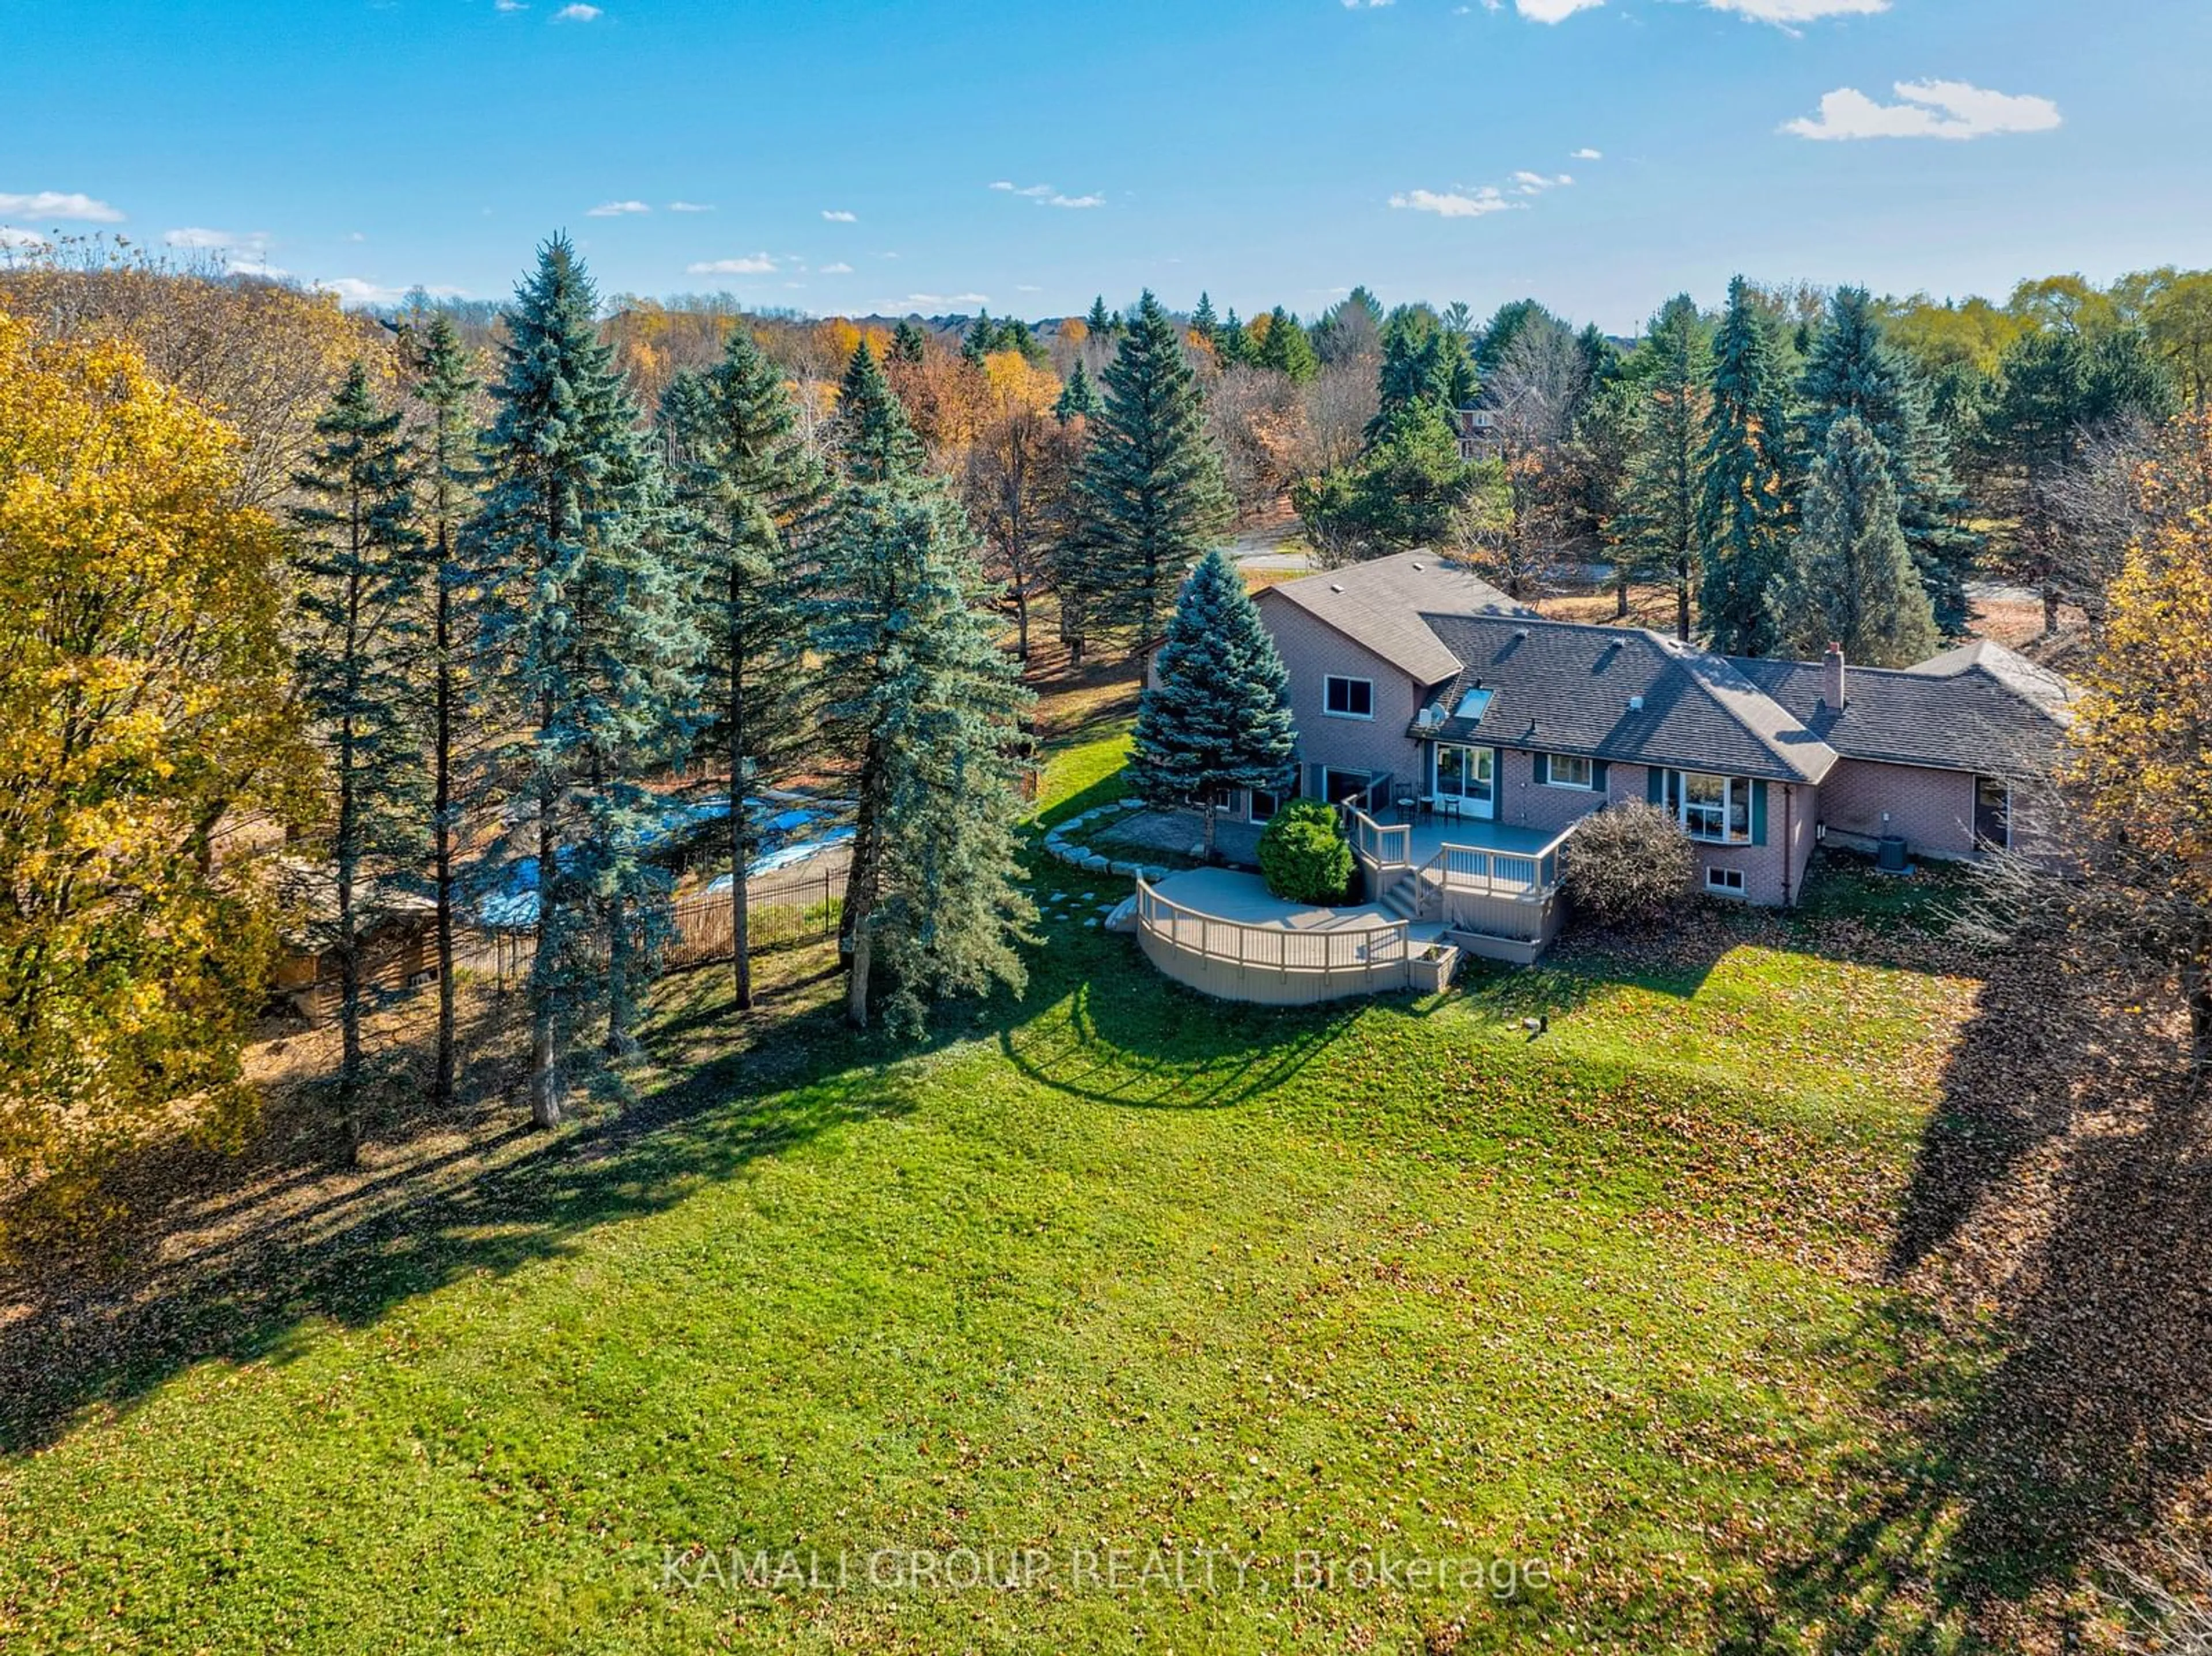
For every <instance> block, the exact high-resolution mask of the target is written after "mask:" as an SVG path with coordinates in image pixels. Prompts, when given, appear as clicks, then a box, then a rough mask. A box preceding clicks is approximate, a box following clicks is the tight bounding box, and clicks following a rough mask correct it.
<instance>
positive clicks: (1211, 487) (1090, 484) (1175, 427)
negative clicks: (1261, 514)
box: [1061, 289, 1235, 644]
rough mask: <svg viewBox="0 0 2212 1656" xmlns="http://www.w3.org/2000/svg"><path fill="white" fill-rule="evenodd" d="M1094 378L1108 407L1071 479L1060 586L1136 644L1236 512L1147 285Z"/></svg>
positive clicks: (1155, 625) (1193, 389)
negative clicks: (1069, 559) (1072, 516)
mask: <svg viewBox="0 0 2212 1656" xmlns="http://www.w3.org/2000/svg"><path fill="white" fill-rule="evenodd" d="M1101 378H1102V379H1103V380H1104V381H1105V388H1106V403H1105V407H1104V408H1103V409H1101V410H1100V412H1099V415H1098V417H1097V419H1096V420H1094V421H1092V422H1091V443H1090V446H1089V447H1088V448H1086V449H1085V451H1084V456H1083V464H1082V467H1081V469H1080V470H1079V471H1078V472H1077V474H1076V480H1075V494H1076V504H1077V513H1078V516H1079V520H1080V522H1081V525H1082V532H1081V533H1080V534H1079V535H1078V536H1077V537H1073V541H1072V543H1071V554H1072V555H1073V559H1074V562H1073V567H1068V568H1067V569H1066V571H1065V572H1064V574H1063V579H1062V581H1061V591H1063V592H1065V591H1067V590H1069V588H1070V587H1071V586H1073V588H1074V589H1075V591H1076V592H1077V594H1078V597H1079V601H1080V602H1082V603H1083V604H1085V608H1087V610H1088V611H1089V612H1090V613H1091V615H1093V616H1114V617H1115V618H1116V624H1117V626H1118V627H1119V628H1121V630H1122V631H1124V632H1125V633H1126V634H1128V635H1129V636H1130V637H1131V639H1132V641H1133V642H1134V643H1138V644H1142V643H1143V642H1145V641H1146V640H1150V639H1151V638H1152V637H1154V636H1155V635H1156V634H1158V630H1159V627H1160V623H1161V622H1162V620H1163V619H1164V616H1165V615H1166V613H1167V609H1168V605H1169V604H1170V602H1171V601H1172V597H1173V594H1174V593H1175V591H1176V588H1177V586H1178V585H1180V584H1181V582H1182V576H1183V572H1184V571H1185V570H1187V569H1188V567H1190V564H1191V561H1192V560H1194V558H1196V557H1198V556H1199V555H1200V554H1201V553H1203V552H1205V551H1206V549H1208V548H1209V547H1210V546H1211V545H1212V543H1213V541H1214V539H1215V538H1216V537H1218V536H1220V535H1222V534H1224V533H1225V532H1226V531H1227V530H1228V528H1229V526H1230V524H1231V521H1232V520H1233V518H1234V515H1235V513H1234V508H1233V507H1232V506H1231V501H1230V497H1229V488H1228V485H1227V483H1226V482H1225V481H1224V478H1223V476H1222V468H1221V456H1220V453H1219V452H1218V450H1217V449H1216V448H1215V447H1214V446H1213V439H1212V435H1211V434H1209V433H1208V432H1207V430H1206V407H1205V403H1204V399H1203V397H1201V395H1200V390H1199V385H1198V377H1197V375H1196V374H1194V373H1193V372H1192V371H1191V367H1190V364H1189V363H1188V361H1185V360H1184V359H1183V353H1182V340H1181V339H1180V338H1179V337H1177V334H1176V326H1175V324H1174V323H1173V322H1172V321H1171V320H1170V318H1169V317H1168V314H1167V312H1165V311H1164V310H1163V309H1162V308H1161V307H1160V302H1159V300H1157V299H1155V298H1153V297H1152V293H1151V291H1150V290H1149V289H1147V290H1146V294H1145V295H1144V298H1143V299H1142V300H1139V304H1138V306H1137V315H1136V319H1135V321H1134V322H1133V324H1132V325H1131V327H1130V330H1129V334H1128V337H1127V339H1125V340H1124V341H1123V342H1122V343H1121V350H1120V351H1119V352H1118V353H1116V354H1115V358H1114V360H1113V361H1112V362H1110V363H1109V364H1108V365H1107V367H1106V370H1105V372H1104V373H1103V375H1102V376H1101Z"/></svg>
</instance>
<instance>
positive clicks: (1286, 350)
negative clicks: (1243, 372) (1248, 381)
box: [1252, 305, 1321, 385]
mask: <svg viewBox="0 0 2212 1656" xmlns="http://www.w3.org/2000/svg"><path fill="white" fill-rule="evenodd" d="M1252 361H1253V364H1254V366H1255V367H1262V368H1273V370H1274V371H1275V372H1276V373H1280V374H1287V375H1288V376H1289V377H1290V379H1291V381H1292V382H1293V383H1294V384H1297V385H1304V384H1305V383H1306V382H1307V381H1308V380H1309V379H1312V378H1313V377H1314V376H1315V375H1316V374H1318V373H1320V372H1321V358H1320V357H1319V356H1317V355H1315V354H1314V348H1313V338H1312V337H1311V336H1310V335H1309V334H1308V333H1307V332H1306V331H1305V327H1304V324H1302V323H1301V322H1300V321H1299V320H1298V319H1297V318H1296V317H1294V316H1292V315H1291V313H1290V312H1288V311H1286V310H1285V309H1284V308H1283V307H1282V306H1279V305H1278V306H1275V308H1274V311H1273V314H1272V315H1271V316H1270V318H1269V319H1268V326H1267V337H1266V338H1265V339H1263V340H1261V342H1260V349H1258V351H1256V352H1255V353H1254V355H1253V358H1252Z"/></svg>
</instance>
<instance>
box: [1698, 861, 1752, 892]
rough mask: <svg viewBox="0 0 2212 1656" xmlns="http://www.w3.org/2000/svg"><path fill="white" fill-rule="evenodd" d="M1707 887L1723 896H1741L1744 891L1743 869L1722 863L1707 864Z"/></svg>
mask: <svg viewBox="0 0 2212 1656" xmlns="http://www.w3.org/2000/svg"><path fill="white" fill-rule="evenodd" d="M1705 889H1706V890H1708V891H1710V892H1712V893H1714V894H1715V895H1718V896H1723V897H1741V896H1742V895H1743V892H1744V879H1743V870H1741V869H1740V868H1730V867H1729V866H1727V865H1726V864H1721V863H1709V864H1706V865H1705Z"/></svg>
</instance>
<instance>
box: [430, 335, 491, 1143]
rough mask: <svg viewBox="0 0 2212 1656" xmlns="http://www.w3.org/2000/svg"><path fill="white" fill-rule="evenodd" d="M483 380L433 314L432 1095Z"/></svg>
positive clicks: (453, 901)
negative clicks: (466, 549) (467, 551)
mask: <svg viewBox="0 0 2212 1656" xmlns="http://www.w3.org/2000/svg"><path fill="white" fill-rule="evenodd" d="M477 389H478V387H477V381H476V380H475V379H473V378H471V376H470V373H469V360H468V353H467V351H466V350H465V349H464V348H463V347H462V344H461V341H460V336H459V334H457V333H456V332H454V331H453V318H451V317H449V316H447V314H446V313H445V312H443V311H441V312H437V313H436V314H435V316H433V317H432V318H431V319H430V325H429V331H428V337H427V338H426V339H425V341H424V343H423V347H422V361H421V377H420V378H419V379H417V381H416V385H415V397H416V400H417V401H418V402H420V403H422V407H423V409H425V411H426V415H427V417H426V419H425V421H424V429H423V433H422V478H421V491H422V493H421V506H422V523H423V527H424V529H425V530H426V531H427V532H428V539H429V543H430V546H429V550H430V554H431V556H432V558H433V559H434V561H435V567H434V568H433V570H432V573H431V578H430V581H429V588H430V591H429V608H430V626H429V637H428V640H427V642H428V656H427V660H426V661H425V665H426V666H427V667H428V670H429V674H430V707H429V749H430V752H429V761H430V877H431V884H432V889H433V893H434V899H435V902H436V905H437V915H436V925H437V947H438V1048H437V1065H436V1071H435V1075H436V1079H435V1082H434V1083H433V1090H432V1097H433V1098H434V1100H435V1101H436V1102H437V1103H439V1104H440V1105H447V1104H451V1103H452V1102H453V1072H454V1065H455V1052H456V1045H457V1039H458V1037H457V1033H456V1029H455V1008H454V1004H453V993H454V984H453V930H454V924H455V914H456V911H457V908H458V907H459V878H460V876H459V866H458V860H457V859H458V858H459V851H460V844H461V834H460V828H461V806H462V801H461V793H462V792H463V790H462V788H461V786H460V775H459V760H460V755H461V753H462V750H463V749H464V748H465V747H466V746H468V745H469V744H468V743H467V741H466V739H465V736H464V725H465V718H464V714H463V710H462V707H461V700H462V695H463V693H464V691H465V688H466V687H467V683H468V658H469V656H470V653H471V647H472V642H473V640H472V639H471V635H470V629H469V628H468V626H467V622H468V620H469V610H468V607H467V605H466V604H465V594H466V591H467V585H468V568H467V565H466V563H465V561H464V560H463V558H462V555H461V531H462V529H463V527H464V525H465V523H466V521H467V519H468V517H469V515H470V513H471V510H472V509H473V507H474V504H475V466H474V449H475V446H476V422H475V418H474V415H473V411H472V403H473V399H474V397H475V396H476V393H477Z"/></svg>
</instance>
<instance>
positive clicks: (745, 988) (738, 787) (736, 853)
mask: <svg viewBox="0 0 2212 1656" xmlns="http://www.w3.org/2000/svg"><path fill="white" fill-rule="evenodd" d="M738 596H739V594H738V572H737V561H736V560H735V559H734V558H733V559H732V560H731V566H730V615H731V618H732V622H734V621H735V619H736V616H737V606H738ZM736 631H737V628H735V626H734V625H733V626H732V628H731V633H732V638H731V640H730V973H731V980H732V988H733V989H734V990H735V992H736V993H735V1003H736V1005H737V1009H738V1010H739V1011H740V1012H744V1011H749V1010H751V1008H752V1004H753V955H752V936H751V919H752V916H751V913H750V910H751V894H750V892H748V891H747V889H746V864H749V863H750V861H751V860H752V822H751V814H750V812H749V811H748V810H746V809H745V806H746V803H747V796H748V795H749V794H750V792H751V790H750V788H748V787H747V786H745V782H746V778H745V667H744V652H743V651H742V650H740V649H738V641H737V639H736V637H735V634H736Z"/></svg>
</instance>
